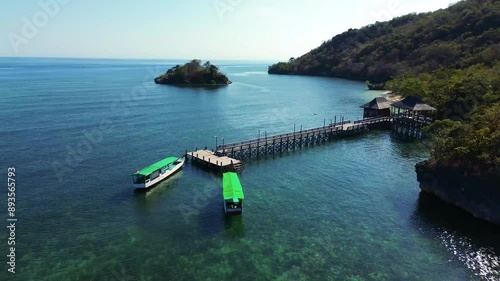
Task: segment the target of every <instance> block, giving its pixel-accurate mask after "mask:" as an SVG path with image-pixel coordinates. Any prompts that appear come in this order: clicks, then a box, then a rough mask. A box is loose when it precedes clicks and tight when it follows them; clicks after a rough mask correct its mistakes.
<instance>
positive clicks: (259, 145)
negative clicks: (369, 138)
mask: <svg viewBox="0 0 500 281" xmlns="http://www.w3.org/2000/svg"><path fill="white" fill-rule="evenodd" d="M391 121H392V120H391V117H380V118H371V119H364V120H359V121H355V122H351V121H342V122H339V123H332V124H329V125H327V126H323V127H317V128H312V129H307V130H300V131H296V132H291V133H285V134H280V135H275V136H266V137H263V138H257V139H251V140H246V141H242V142H235V143H229V144H222V145H218V146H217V148H216V150H215V152H214V155H217V156H226V157H230V159H233V160H241V159H246V158H253V157H260V156H266V155H275V154H278V153H282V152H285V151H293V150H295V149H296V148H301V147H303V146H310V145H314V144H316V143H321V142H326V141H329V140H332V139H335V138H339V137H343V136H349V135H354V134H358V133H360V132H364V131H366V130H368V129H371V128H375V127H380V126H390V124H391ZM233 162H234V161H233Z"/></svg>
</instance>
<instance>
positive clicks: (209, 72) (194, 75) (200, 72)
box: [155, 59, 231, 86]
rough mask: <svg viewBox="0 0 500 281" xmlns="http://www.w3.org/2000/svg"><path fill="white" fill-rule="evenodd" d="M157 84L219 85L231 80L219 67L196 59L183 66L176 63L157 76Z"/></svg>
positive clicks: (226, 83) (228, 82)
mask: <svg viewBox="0 0 500 281" xmlns="http://www.w3.org/2000/svg"><path fill="white" fill-rule="evenodd" d="M155 83H157V84H169V85H202V86H203V85H207V86H219V85H228V84H231V81H229V79H228V78H227V77H226V75H224V74H223V73H221V72H220V71H219V68H218V67H217V66H215V65H213V64H211V63H210V61H207V62H205V63H204V64H203V66H202V65H201V60H197V59H194V60H192V61H190V62H187V63H186V64H184V65H183V66H180V65H176V66H174V67H172V68H170V69H169V70H167V72H165V73H164V74H162V75H160V76H158V77H156V78H155Z"/></svg>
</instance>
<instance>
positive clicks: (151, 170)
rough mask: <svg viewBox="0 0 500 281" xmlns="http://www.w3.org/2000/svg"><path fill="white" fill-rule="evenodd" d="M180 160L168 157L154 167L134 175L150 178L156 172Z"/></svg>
mask: <svg viewBox="0 0 500 281" xmlns="http://www.w3.org/2000/svg"><path fill="white" fill-rule="evenodd" d="M177 159H178V158H177V157H168V158H165V159H163V160H160V161H158V162H156V163H154V164H153V165H150V166H147V167H146V168H143V169H141V170H139V171H137V172H136V173H135V174H134V175H143V176H148V175H150V174H151V173H153V172H154V171H156V170H159V169H161V168H162V167H165V166H167V165H169V164H172V163H174V162H175V161H176V160H177Z"/></svg>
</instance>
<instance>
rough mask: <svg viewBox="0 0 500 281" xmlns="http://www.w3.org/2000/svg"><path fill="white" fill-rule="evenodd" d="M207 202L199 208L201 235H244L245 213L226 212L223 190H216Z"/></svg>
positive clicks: (199, 229) (199, 230)
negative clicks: (231, 214)
mask: <svg viewBox="0 0 500 281" xmlns="http://www.w3.org/2000/svg"><path fill="white" fill-rule="evenodd" d="M206 202H207V205H206V206H205V207H203V208H201V209H199V212H200V214H199V216H198V220H199V221H198V232H199V234H200V235H201V236H204V237H213V236H220V235H225V236H230V237H243V236H244V232H245V231H244V230H245V228H244V224H243V214H242V215H238V216H228V215H226V214H225V213H224V207H223V200H222V192H220V191H219V192H216V193H215V194H213V196H211V197H210V198H207V201H206Z"/></svg>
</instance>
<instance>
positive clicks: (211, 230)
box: [0, 58, 500, 281]
mask: <svg viewBox="0 0 500 281" xmlns="http://www.w3.org/2000/svg"><path fill="white" fill-rule="evenodd" d="M182 62H183V61H182V60H179V61H153V60H141V61H139V60H90V59H48V58H47V59H29V58H22V59H21V58H17V59H16V58H3V59H0V85H1V87H0V96H1V99H0V105H1V109H2V110H1V111H0V121H1V122H2V126H1V127H0V151H1V154H0V163H2V167H1V170H3V171H4V172H3V173H2V174H0V178H1V179H2V182H6V176H7V175H6V168H7V167H9V166H14V167H16V170H17V175H16V183H17V193H16V196H17V200H18V201H17V202H18V210H17V217H18V220H19V221H18V224H17V228H16V239H17V244H16V251H17V252H16V257H17V261H16V262H17V263H16V272H17V273H16V275H8V273H7V266H6V263H5V262H6V258H5V256H6V254H8V253H7V249H8V247H7V243H6V242H2V243H1V244H2V245H4V246H2V247H0V252H2V254H1V256H2V257H4V258H3V259H2V264H4V269H2V271H1V273H0V276H5V277H8V278H9V279H8V280H116V281H123V280H498V279H499V278H500V273H499V272H500V264H499V262H500V256H499V253H500V243H499V242H498V239H497V238H498V235H499V234H500V231H499V230H498V228H493V227H490V226H488V225H485V224H483V223H480V222H477V221H475V220H473V219H471V218H470V217H469V216H468V215H466V214H464V213H462V212H459V211H457V210H456V209H454V208H453V207H450V206H448V205H444V204H442V203H441V202H439V201H437V200H435V199H434V198H432V197H429V196H424V195H421V194H420V193H419V188H418V182H417V181H416V176H415V172H414V165H415V163H416V162H418V161H421V160H423V159H425V158H426V157H427V156H428V147H427V145H426V144H425V143H409V142H402V141H399V140H397V139H395V138H394V137H392V136H391V134H390V133H389V132H386V131H372V132H370V133H368V134H365V135H362V136H357V137H352V138H348V139H343V140H338V141H334V142H331V143H327V144H322V145H318V146H315V147H311V148H303V149H302V150H298V151H295V152H293V153H289V154H288V155H283V156H280V157H274V158H273V157H269V158H264V159H258V160H257V159H255V160H246V161H244V165H245V170H244V171H243V172H242V174H241V176H240V180H241V182H242V184H243V186H244V190H245V198H246V199H245V208H244V214H243V215H242V216H241V217H233V218H225V217H224V215H223V212H222V202H221V201H222V198H221V178H219V177H217V176H215V175H213V174H210V173H207V172H205V171H203V170H200V169H198V168H196V167H194V166H192V165H191V164H190V163H188V164H186V165H185V167H184V169H183V171H181V172H180V173H178V174H176V175H175V176H174V177H173V178H171V179H169V180H167V181H165V182H163V183H162V184H160V185H159V186H157V187H156V188H154V189H152V190H151V191H149V192H147V193H136V192H134V191H133V190H132V189H131V188H130V182H131V178H130V176H129V175H130V174H131V173H133V172H134V171H135V170H136V169H138V168H142V167H144V166H147V165H149V164H151V163H153V162H155V161H157V160H159V159H161V158H163V157H166V156H170V155H179V156H180V155H182V154H183V153H184V152H185V150H193V149H195V148H202V147H204V146H208V147H209V148H211V147H214V146H215V136H217V139H218V141H219V142H221V141H222V138H224V140H225V142H226V143H228V142H233V141H239V140H244V139H247V138H255V137H257V136H258V134H259V130H260V134H261V135H262V134H277V133H284V132H287V131H291V130H293V125H294V124H296V126H297V128H299V127H300V126H301V125H302V126H303V128H309V127H315V126H321V125H322V124H323V122H324V120H326V122H328V121H329V120H330V119H333V118H334V116H335V115H337V116H339V115H344V116H345V118H346V119H351V120H355V119H357V118H359V117H361V115H362V111H361V109H360V108H359V105H361V104H363V103H365V102H367V101H369V100H371V99H372V98H373V97H374V96H376V95H377V94H379V93H374V92H368V91H366V90H365V86H364V84H363V83H359V82H352V81H346V80H340V79H329V78H318V77H297V76H269V75H267V73H266V70H267V65H268V64H269V63H270V62H269V63H268V62H238V61H221V62H214V63H215V64H217V65H219V66H220V68H221V70H222V71H223V72H225V73H226V74H227V75H228V76H229V78H230V79H231V80H232V81H233V82H234V83H233V84H231V85H229V86H227V87H223V88H218V89H215V90H214V89H203V88H194V89H193V88H181V87H171V86H164V85H155V84H154V83H153V82H152V79H153V78H154V77H153V76H154V75H156V74H158V73H160V72H163V71H165V70H166V69H167V68H169V67H171V66H173V65H175V64H177V63H182ZM4 190H5V189H4ZM0 196H1V198H0V199H1V202H6V191H5V192H2V193H1V195H0ZM2 217H3V218H5V212H2ZM4 221H5V220H4ZM7 234H8V233H7V231H2V232H1V233H0V241H7ZM3 253H5V254H3ZM2 280H7V279H4V277H2Z"/></svg>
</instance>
